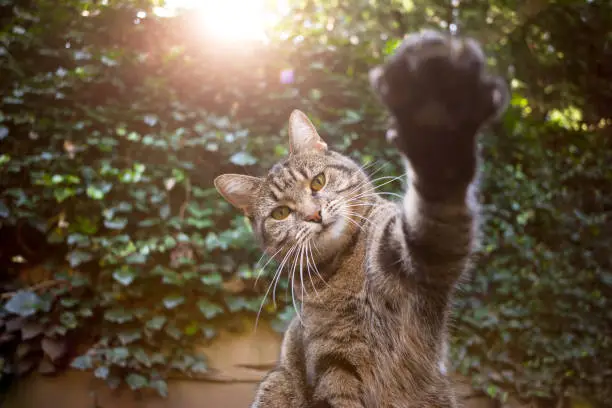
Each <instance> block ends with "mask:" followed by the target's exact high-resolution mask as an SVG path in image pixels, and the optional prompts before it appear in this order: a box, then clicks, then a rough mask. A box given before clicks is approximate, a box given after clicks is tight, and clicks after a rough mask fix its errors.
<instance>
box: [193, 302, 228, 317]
mask: <svg viewBox="0 0 612 408" xmlns="http://www.w3.org/2000/svg"><path fill="white" fill-rule="evenodd" d="M198 308H199V309H200V312H202V314H203V315H204V317H206V318H207V319H212V318H213V317H215V316H217V315H220V314H222V313H223V308H221V306H219V305H217V304H214V303H211V302H209V301H208V300H206V299H200V300H199V301H198Z"/></svg>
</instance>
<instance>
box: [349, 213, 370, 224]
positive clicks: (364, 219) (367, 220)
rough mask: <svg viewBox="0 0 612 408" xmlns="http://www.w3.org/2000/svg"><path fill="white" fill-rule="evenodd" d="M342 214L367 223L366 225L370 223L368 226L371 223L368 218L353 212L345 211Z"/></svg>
mask: <svg viewBox="0 0 612 408" xmlns="http://www.w3.org/2000/svg"><path fill="white" fill-rule="evenodd" d="M344 212H345V214H347V215H352V216H355V217H358V218H360V219H362V220H363V221H364V222H367V223H370V224H371V223H372V221H371V220H370V219H369V218H367V217H364V216H363V215H361V214H358V213H356V212H354V211H347V210H345V211H344Z"/></svg>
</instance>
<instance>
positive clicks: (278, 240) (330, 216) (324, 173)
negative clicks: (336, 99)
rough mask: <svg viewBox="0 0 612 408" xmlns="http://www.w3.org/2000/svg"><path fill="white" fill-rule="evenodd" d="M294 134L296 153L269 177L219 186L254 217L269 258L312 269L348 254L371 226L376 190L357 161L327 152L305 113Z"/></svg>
mask: <svg viewBox="0 0 612 408" xmlns="http://www.w3.org/2000/svg"><path fill="white" fill-rule="evenodd" d="M289 135H290V146H291V154H290V155H289V157H287V158H286V159H285V160H283V161H281V162H280V163H277V164H276V165H275V166H274V167H272V169H271V170H270V171H269V173H268V175H267V176H266V177H265V178H256V177H251V176H244V175H234V174H225V175H222V176H219V177H218V178H217V179H216V180H215V186H216V187H217V189H218V190H219V192H220V193H221V194H222V195H223V196H224V197H225V198H226V199H227V200H228V201H229V202H230V203H232V204H233V205H234V206H236V207H238V208H240V209H242V210H243V211H244V212H245V214H246V215H248V216H249V218H250V219H251V222H252V225H253V230H254V233H255V235H256V236H257V238H258V241H259V242H260V243H261V246H262V248H263V249H264V250H265V251H266V252H267V253H268V254H269V255H271V256H273V257H275V258H276V259H278V260H281V261H282V260H285V262H288V264H287V265H288V266H292V265H293V264H294V262H295V263H296V264H300V263H301V264H302V265H303V266H304V267H307V263H308V262H312V261H314V262H320V261H324V260H327V259H330V258H331V257H333V256H334V255H335V254H337V253H338V252H339V251H342V250H344V248H346V246H347V245H348V244H349V243H350V242H351V241H352V238H353V237H354V236H355V234H357V233H358V232H359V231H360V229H361V228H363V227H364V226H365V225H363V224H364V218H363V217H364V213H365V212H366V210H367V208H368V206H369V203H370V202H371V201H372V199H371V197H372V194H371V191H370V189H371V187H370V186H371V185H370V183H369V180H368V177H367V176H366V174H365V173H364V172H363V170H362V169H361V168H360V167H359V166H358V165H357V164H356V163H355V162H353V161H352V160H351V159H349V158H347V157H345V156H342V155H341V154H338V153H335V152H331V151H329V150H328V149H327V145H326V144H325V143H324V142H323V141H322V139H321V138H320V137H319V135H318V134H317V132H316V130H315V129H314V127H313V126H312V124H311V123H310V121H309V120H308V119H307V118H306V116H305V115H304V114H303V113H301V112H299V111H295V112H294V113H293V114H292V115H291V118H290V121H289ZM296 257H297V258H296ZM296 259H297V261H296ZM311 267H312V265H311Z"/></svg>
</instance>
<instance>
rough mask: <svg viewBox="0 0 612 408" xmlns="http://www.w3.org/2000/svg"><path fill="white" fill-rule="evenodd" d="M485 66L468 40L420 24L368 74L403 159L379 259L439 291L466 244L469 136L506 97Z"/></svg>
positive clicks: (472, 159)
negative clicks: (403, 176) (403, 172)
mask: <svg viewBox="0 0 612 408" xmlns="http://www.w3.org/2000/svg"><path fill="white" fill-rule="evenodd" d="M484 66H485V56H484V53H483V52H482V50H481V48H480V46H479V45H478V44H477V43H476V42H475V41H473V40H471V39H462V38H456V37H449V36H446V35H443V34H440V33H438V32H434V31H424V32H421V33H417V34H411V35H409V36H407V37H406V39H405V40H404V42H403V43H402V44H401V46H400V47H399V49H398V51H397V52H396V53H395V55H393V56H392V57H391V58H390V59H389V61H387V62H386V63H385V64H384V65H383V66H381V67H378V68H375V69H374V70H372V71H371V73H370V79H371V82H372V85H373V87H374V89H375V91H376V93H377V94H378V95H379V97H380V99H381V100H382V102H383V103H384V104H385V105H386V107H387V108H388V110H389V111H390V113H391V116H392V118H393V121H394V128H393V129H391V130H390V131H389V134H388V136H389V138H390V139H391V140H392V141H393V142H394V143H395V145H396V146H397V147H398V149H399V150H400V152H401V153H402V155H403V156H404V158H405V159H406V162H407V169H408V172H409V174H410V182H411V186H410V188H409V189H408V191H407V193H406V195H405V198H404V207H403V210H402V211H400V213H399V214H398V215H397V216H396V217H391V218H389V219H388V221H387V225H386V226H385V229H386V231H385V233H383V234H381V242H380V243H379V248H381V252H380V254H379V255H380V256H378V259H379V263H381V265H380V266H381V267H382V269H386V270H391V269H397V268H398V265H401V266H403V269H404V270H405V271H406V272H407V273H409V274H410V275H411V276H412V277H413V278H415V279H416V280H417V282H420V283H422V284H424V285H426V287H428V288H430V289H433V290H435V291H437V292H442V293H443V292H444V291H445V289H450V288H452V286H453V284H454V283H455V282H456V280H457V279H458V277H459V275H460V274H461V272H462V271H463V269H464V268H465V263H466V260H467V259H468V257H469V254H470V252H471V250H472V246H473V240H474V229H475V228H474V227H475V221H474V212H475V208H474V207H475V206H474V204H473V203H471V201H473V200H471V197H470V190H472V189H470V188H469V187H470V185H471V184H472V182H473V180H474V177H475V175H476V172H477V165H478V155H477V142H476V136H477V134H478V132H479V131H480V130H481V129H482V128H483V126H484V125H486V123H487V122H488V121H490V120H491V119H492V118H494V117H495V116H497V115H499V114H500V113H501V112H502V111H503V110H504V108H505V106H506V103H507V99H508V90H507V86H506V84H505V82H504V81H502V80H501V79H499V78H496V77H493V76H491V75H489V74H487V73H486V72H485V69H484ZM382 241H384V242H382Z"/></svg>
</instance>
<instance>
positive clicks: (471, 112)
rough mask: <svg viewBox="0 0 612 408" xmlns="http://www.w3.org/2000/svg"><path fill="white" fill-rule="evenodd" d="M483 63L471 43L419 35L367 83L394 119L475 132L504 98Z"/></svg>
mask: <svg viewBox="0 0 612 408" xmlns="http://www.w3.org/2000/svg"><path fill="white" fill-rule="evenodd" d="M485 62H486V58H485V54H484V53H483V51H482V49H481V47H480V45H479V44H478V43H477V42H476V41H475V40H472V39H469V38H458V37H450V36H448V35H445V34H442V33H439V32H436V31H423V32H420V33H415V34H410V35H408V36H407V37H406V38H405V39H404V41H403V42H402V44H401V45H400V46H399V47H398V49H397V51H396V52H395V54H394V55H393V56H392V57H391V58H389V60H388V61H387V62H386V63H385V64H383V65H382V66H380V67H377V68H375V69H373V70H372V71H371V72H370V79H371V82H372V85H373V87H374V89H375V91H376V92H377V93H378V95H379V96H380V98H381V100H382V101H383V103H384V104H385V105H386V106H387V107H388V108H389V110H390V111H391V113H392V114H393V116H395V119H396V121H402V122H405V124H406V125H410V126H411V127H418V128H423V129H427V130H435V129H440V130H442V129H447V130H459V129H466V130H467V128H474V130H476V129H477V128H479V127H480V126H481V125H483V124H484V123H485V122H486V121H487V120H489V119H491V118H492V117H494V116H495V115H497V114H499V113H500V112H501V111H502V110H503V109H504V107H505V105H506V102H507V99H508V88H507V85H506V83H505V81H503V80H502V79H500V78H498V77H495V76H492V75H490V74H488V73H487V72H486V71H485Z"/></svg>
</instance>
